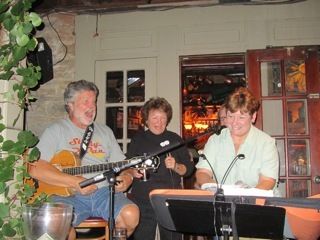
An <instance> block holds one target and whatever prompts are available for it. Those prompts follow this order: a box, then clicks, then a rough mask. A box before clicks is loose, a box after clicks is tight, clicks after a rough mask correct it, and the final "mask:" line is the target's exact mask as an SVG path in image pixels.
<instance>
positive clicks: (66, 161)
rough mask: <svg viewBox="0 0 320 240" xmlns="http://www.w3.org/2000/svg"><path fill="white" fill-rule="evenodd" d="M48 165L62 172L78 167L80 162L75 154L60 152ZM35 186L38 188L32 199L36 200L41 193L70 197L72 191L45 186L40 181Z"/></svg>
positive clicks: (49, 185) (45, 184) (65, 151)
mask: <svg viewBox="0 0 320 240" xmlns="http://www.w3.org/2000/svg"><path fill="white" fill-rule="evenodd" d="M50 164H51V165H53V166H55V167H56V168H58V169H59V170H63V169H64V168H70V167H76V166H79V165H80V160H79V158H78V156H77V155H76V154H75V153H73V152H70V151H67V150H62V151H60V152H58V153H56V154H55V155H54V156H53V158H52V159H51V161H50ZM36 185H38V186H37V188H36V193H35V194H34V198H36V197H37V196H39V195H40V194H41V193H43V192H44V193H46V194H47V195H49V196H50V195H53V194H55V195H59V196H70V195H72V194H73V191H72V190H71V189H68V188H65V187H59V186H55V185H51V184H47V183H44V182H41V181H38V183H37V184H36Z"/></svg>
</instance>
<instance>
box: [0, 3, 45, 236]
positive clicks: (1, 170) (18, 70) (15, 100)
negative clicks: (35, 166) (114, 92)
mask: <svg viewBox="0 0 320 240" xmlns="http://www.w3.org/2000/svg"><path fill="white" fill-rule="evenodd" d="M34 1H35V0H1V1H0V37H1V42H2V43H1V44H2V45H1V47H0V80H2V81H1V83H0V84H8V86H9V88H7V89H6V90H5V91H4V92H1V93H0V99H1V102H0V104H1V108H2V106H3V104H14V105H16V106H18V109H20V110H19V111H18V112H17V116H16V117H15V118H14V119H13V120H12V121H13V123H12V126H15V124H16V122H17V120H18V119H19V117H21V115H22V113H23V111H24V110H26V109H27V107H28V106H29V104H30V102H32V101H34V100H35V99H34V98H33V97H32V95H31V92H30V89H32V88H34V87H36V86H37V85H38V81H39V79H40V78H41V69H40V67H39V66H33V65H26V63H25V59H26V56H27V53H28V52H29V51H33V50H34V49H35V48H36V46H37V39H36V38H35V37H34V32H35V28H36V27H38V26H39V25H40V24H41V23H42V20H41V18H40V17H39V15H38V14H36V13H34V12H32V11H31V10H30V9H31V7H32V3H33V2H34ZM3 81H4V82H6V83H3ZM3 120H4V119H3V116H2V115H1V116H0V134H1V135H0V194H1V196H2V199H3V200H2V201H1V202H0V239H14V238H16V239H19V238H22V237H23V232H22V228H21V226H22V219H21V211H20V210H21V204H23V203H26V201H27V200H28V199H29V198H30V197H31V196H32V195H33V193H34V188H33V187H32V186H30V185H28V184H25V183H24V180H25V179H26V178H28V177H29V176H28V173H27V171H26V165H27V164H26V162H32V161H35V160H37V159H38V158H39V155H40V154H39V150H38V149H37V148H33V147H34V146H35V145H36V143H37V141H38V138H37V137H36V136H35V135H34V134H33V133H32V132H31V131H25V130H22V131H20V132H19V133H18V134H17V137H16V138H14V139H9V138H7V137H6V134H4V133H5V131H6V129H7V128H8V126H6V125H5V124H4V121H3Z"/></svg>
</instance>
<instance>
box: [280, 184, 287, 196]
mask: <svg viewBox="0 0 320 240" xmlns="http://www.w3.org/2000/svg"><path fill="white" fill-rule="evenodd" d="M278 190H279V192H280V197H284V198H285V197H287V192H286V180H281V181H280V182H279V185H278Z"/></svg>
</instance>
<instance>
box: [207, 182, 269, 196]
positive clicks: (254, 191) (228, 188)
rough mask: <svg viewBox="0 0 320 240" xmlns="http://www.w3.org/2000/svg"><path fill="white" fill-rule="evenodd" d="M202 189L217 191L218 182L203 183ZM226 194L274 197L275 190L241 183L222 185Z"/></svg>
mask: <svg viewBox="0 0 320 240" xmlns="http://www.w3.org/2000/svg"><path fill="white" fill-rule="evenodd" d="M201 189H203V190H207V191H211V192H213V193H215V192H216V191H217V184H216V183H205V184H202V186H201ZM222 189H223V191H224V195H226V196H257V197H273V196H274V194H273V190H262V189H258V188H248V187H243V186H241V185H222Z"/></svg>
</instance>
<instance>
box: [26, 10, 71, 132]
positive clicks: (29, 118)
mask: <svg viewBox="0 0 320 240" xmlns="http://www.w3.org/2000/svg"><path fill="white" fill-rule="evenodd" d="M42 19H43V22H44V28H43V30H39V31H38V32H37V36H38V37H43V38H44V39H45V40H46V42H47V43H48V44H49V46H50V48H51V50H52V55H53V65H54V66H53V70H54V78H53V79H52V80H50V81H49V82H47V83H45V84H42V85H41V86H40V87H39V89H37V90H36V91H35V92H33V95H34V96H35V97H36V98H37V101H36V102H35V103H32V105H31V107H30V109H29V110H28V111H27V112H26V118H25V124H26V129H29V130H31V131H32V132H33V133H35V134H36V135H38V136H39V135H40V134H41V133H42V132H43V130H44V129H45V128H46V127H47V126H48V125H50V124H51V123H52V122H54V121H56V120H57V119H60V118H62V117H64V116H66V114H65V110H64V103H63V92H64V88H65V86H66V85H67V84H68V83H69V82H71V81H74V76H75V32H74V29H75V21H74V20H75V16H74V15H71V14H50V15H49V16H43V17H42ZM50 23H51V24H50ZM51 25H52V26H51ZM53 28H54V29H55V30H56V31H55V30H54V29H53ZM57 33H58V34H57ZM58 35H59V36H58ZM59 37H60V39H61V40H60V39H59ZM66 49H67V54H66V55H65V53H66ZM63 58H64V59H63ZM62 59H63V60H62ZM61 60H62V61H61ZM60 61H61V62H60Z"/></svg>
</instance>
